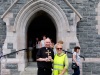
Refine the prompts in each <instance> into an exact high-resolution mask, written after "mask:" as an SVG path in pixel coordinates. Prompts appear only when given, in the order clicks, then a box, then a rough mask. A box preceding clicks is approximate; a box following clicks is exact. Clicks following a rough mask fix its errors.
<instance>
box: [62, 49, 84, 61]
mask: <svg viewBox="0 0 100 75" xmlns="http://www.w3.org/2000/svg"><path fill="white" fill-rule="evenodd" d="M63 51H64V52H65V53H69V54H73V53H72V52H69V51H66V50H63ZM79 56H80V57H81V58H83V60H84V61H85V57H84V56H82V55H79Z"/></svg>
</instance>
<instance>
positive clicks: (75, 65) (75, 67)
mask: <svg viewBox="0 0 100 75" xmlns="http://www.w3.org/2000/svg"><path fill="white" fill-rule="evenodd" d="M76 58H77V54H76ZM72 61H73V59H72ZM71 67H72V69H77V68H78V66H77V64H76V63H73V62H72V65H71Z"/></svg>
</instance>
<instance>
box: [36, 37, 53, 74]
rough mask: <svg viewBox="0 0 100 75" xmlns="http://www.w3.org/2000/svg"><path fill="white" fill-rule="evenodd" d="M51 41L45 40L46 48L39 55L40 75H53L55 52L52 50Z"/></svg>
mask: <svg viewBox="0 0 100 75" xmlns="http://www.w3.org/2000/svg"><path fill="white" fill-rule="evenodd" d="M50 44H51V40H50V39H49V38H47V39H46V40H45V47H42V48H41V49H40V50H39V51H38V53H37V56H36V58H37V65H38V75H51V74H52V70H51V69H52V61H53V58H54V52H53V50H52V49H51V48H50Z"/></svg>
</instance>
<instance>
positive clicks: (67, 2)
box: [64, 0, 83, 19]
mask: <svg viewBox="0 0 100 75" xmlns="http://www.w3.org/2000/svg"><path fill="white" fill-rule="evenodd" d="M64 1H65V3H66V4H67V5H68V6H69V7H70V8H71V9H72V10H73V11H74V12H75V13H76V14H77V16H78V17H79V18H80V19H82V18H83V17H82V16H81V14H80V13H79V12H78V11H77V10H76V9H75V8H74V7H73V6H72V5H71V4H70V3H69V1H68V0H64Z"/></svg>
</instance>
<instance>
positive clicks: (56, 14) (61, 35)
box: [14, 0, 70, 71]
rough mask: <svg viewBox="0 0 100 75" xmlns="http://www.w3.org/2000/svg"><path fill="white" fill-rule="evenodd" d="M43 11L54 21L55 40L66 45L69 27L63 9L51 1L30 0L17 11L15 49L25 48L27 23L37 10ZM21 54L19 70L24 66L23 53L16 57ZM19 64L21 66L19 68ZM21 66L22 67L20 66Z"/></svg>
mask: <svg viewBox="0 0 100 75" xmlns="http://www.w3.org/2000/svg"><path fill="white" fill-rule="evenodd" d="M41 10H42V11H44V12H46V13H47V14H49V17H50V18H51V20H52V21H53V22H54V24H55V27H56V31H57V35H56V36H57V40H63V41H64V44H66V47H68V46H67V45H68V42H66V37H67V32H68V31H69V30H70V29H69V23H68V20H67V17H66V15H65V13H64V12H63V10H62V9H61V8H60V7H59V6H58V5H57V4H56V3H55V2H53V1H51V2H47V1H44V0H38V1H36V2H33V1H30V2H29V3H27V4H26V5H25V6H24V7H23V8H22V9H21V10H20V12H19V13H18V15H17V17H16V19H15V23H14V27H15V32H16V37H15V38H16V49H17V50H19V49H24V48H26V32H27V27H28V25H29V23H30V22H31V20H32V18H34V17H35V14H36V13H37V12H38V11H41ZM20 56H21V58H22V59H21V60H20V61H21V62H22V63H19V67H18V68H19V70H20V71H23V70H24V68H25V65H26V64H25V62H26V60H25V53H24V52H22V53H20V54H19V56H18V57H20ZM20 66H21V68H20ZM22 66H23V68H22Z"/></svg>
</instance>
